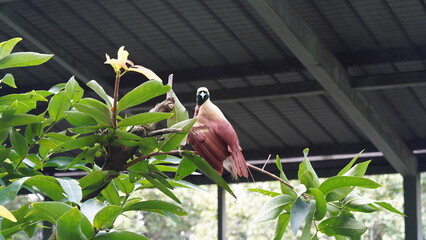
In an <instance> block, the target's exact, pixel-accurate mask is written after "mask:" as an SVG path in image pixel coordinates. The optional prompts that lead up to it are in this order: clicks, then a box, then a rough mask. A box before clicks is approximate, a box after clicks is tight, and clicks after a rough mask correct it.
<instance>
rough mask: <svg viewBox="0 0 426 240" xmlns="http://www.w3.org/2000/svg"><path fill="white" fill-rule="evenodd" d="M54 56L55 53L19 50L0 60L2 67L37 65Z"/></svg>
mask: <svg viewBox="0 0 426 240" xmlns="http://www.w3.org/2000/svg"><path fill="white" fill-rule="evenodd" d="M52 57H53V54H41V53H35V52H17V53H11V54H10V55H8V56H6V57H4V58H2V59H1V60H0V69H5V68H14V67H27V66H36V65H40V64H42V63H45V62H46V61H48V60H49V59H51V58H52Z"/></svg>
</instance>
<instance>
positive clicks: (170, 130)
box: [147, 128, 183, 137]
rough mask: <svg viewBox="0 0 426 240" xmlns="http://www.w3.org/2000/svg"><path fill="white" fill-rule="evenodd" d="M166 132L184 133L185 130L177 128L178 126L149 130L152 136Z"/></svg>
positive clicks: (149, 135)
mask: <svg viewBox="0 0 426 240" xmlns="http://www.w3.org/2000/svg"><path fill="white" fill-rule="evenodd" d="M166 133H183V130H182V129H177V128H163V129H158V130H153V131H151V132H148V134H147V136H148V137H152V136H157V135H162V134H166Z"/></svg>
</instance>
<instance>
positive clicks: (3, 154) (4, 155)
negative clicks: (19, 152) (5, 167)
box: [0, 148, 11, 162]
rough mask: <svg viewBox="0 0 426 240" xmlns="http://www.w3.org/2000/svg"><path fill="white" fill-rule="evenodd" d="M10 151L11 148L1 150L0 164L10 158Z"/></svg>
mask: <svg viewBox="0 0 426 240" xmlns="http://www.w3.org/2000/svg"><path fill="white" fill-rule="evenodd" d="M10 150H11V149H10V148H5V149H0V162H3V160H5V159H6V158H7V157H8V156H9V153H10Z"/></svg>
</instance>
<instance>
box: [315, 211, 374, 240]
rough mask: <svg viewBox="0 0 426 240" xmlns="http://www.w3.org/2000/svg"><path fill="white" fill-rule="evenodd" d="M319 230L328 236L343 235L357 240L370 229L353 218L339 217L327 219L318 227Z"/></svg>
mask: <svg viewBox="0 0 426 240" xmlns="http://www.w3.org/2000/svg"><path fill="white" fill-rule="evenodd" d="M318 229H319V231H321V232H322V233H325V234H326V235H327V236H336V235H341V236H348V237H350V238H355V239H356V238H359V236H361V235H362V234H363V233H364V232H365V231H367V229H368V228H367V227H366V226H364V225H363V224H362V223H360V222H358V221H357V220H356V219H354V218H352V217H346V216H339V217H331V218H328V219H325V220H324V221H322V222H321V223H320V224H319V225H318Z"/></svg>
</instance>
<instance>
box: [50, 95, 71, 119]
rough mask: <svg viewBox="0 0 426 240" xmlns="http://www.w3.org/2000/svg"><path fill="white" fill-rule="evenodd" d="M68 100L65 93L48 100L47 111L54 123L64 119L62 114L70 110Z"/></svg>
mask: <svg viewBox="0 0 426 240" xmlns="http://www.w3.org/2000/svg"><path fill="white" fill-rule="evenodd" d="M70 105H71V104H70V99H69V98H68V96H67V94H66V93H65V92H59V93H57V94H56V95H55V96H53V97H52V99H50V102H49V105H48V107H47V111H48V113H49V116H50V118H52V119H53V121H54V122H58V121H59V120H61V119H62V118H63V117H64V112H65V111H67V110H68V109H69V108H70Z"/></svg>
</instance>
